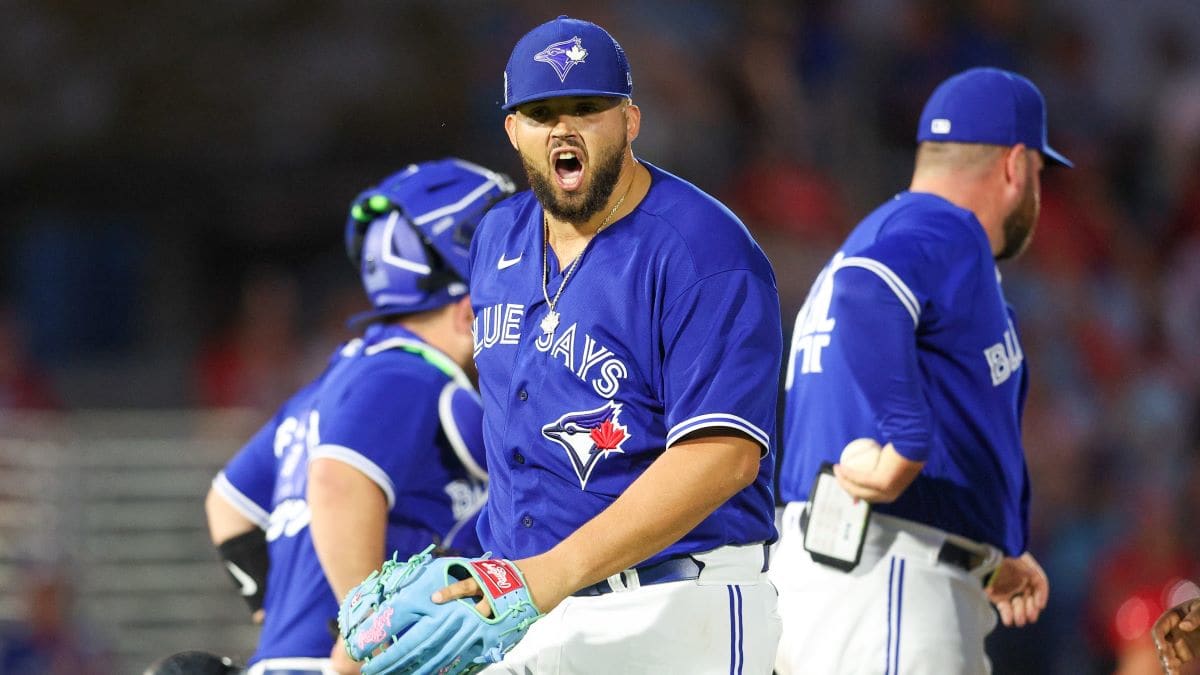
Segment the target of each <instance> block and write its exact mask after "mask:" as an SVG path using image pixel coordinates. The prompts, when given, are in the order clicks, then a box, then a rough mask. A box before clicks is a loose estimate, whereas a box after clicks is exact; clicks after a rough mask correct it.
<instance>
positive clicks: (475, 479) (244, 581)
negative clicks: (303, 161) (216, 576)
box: [206, 159, 512, 675]
mask: <svg viewBox="0 0 1200 675" xmlns="http://www.w3.org/2000/svg"><path fill="white" fill-rule="evenodd" d="M511 191H512V184H511V181H509V180H508V178H507V177H505V176H503V175H500V174H497V173H494V172H492V171H489V170H487V169H484V168H482V167H480V166H477V165H474V164H471V163H469V162H464V161H462V160H458V159H444V160H439V161H434V162H425V163H422V164H414V165H411V166H409V167H408V168H406V169H404V170H403V171H400V172H399V173H396V174H395V175H392V176H390V177H388V178H387V179H386V180H384V181H383V182H381V183H380V184H379V185H378V186H377V187H373V188H371V189H369V190H367V191H366V192H364V193H362V194H361V195H359V197H358V198H357V199H356V200H355V202H354V204H353V206H352V208H351V212H350V217H349V219H348V222H347V223H346V226H345V234H346V245H347V252H348V253H349V256H350V259H351V261H352V262H353V263H354V265H355V267H356V268H357V269H358V270H359V272H360V274H361V278H362V283H363V287H364V288H365V289H366V292H367V295H368V296H369V297H370V300H371V304H372V305H373V309H372V310H370V311H369V312H367V313H365V314H364V315H360V316H359V317H356V318H355V319H354V320H352V323H354V324H355V325H361V324H363V323H366V324H367V325H366V328H365V330H364V332H363V334H362V336H361V337H360V338H357V339H354V340H351V341H350V342H348V343H346V344H344V345H342V346H341V347H340V348H339V349H338V350H337V351H335V352H334V354H333V356H332V358H331V359H330V361H329V366H328V367H327V369H326V370H325V372H324V373H323V374H322V375H321V376H320V377H319V378H318V379H317V380H316V381H314V382H313V383H311V384H310V385H308V386H307V387H305V388H303V389H302V390H300V392H298V393H297V394H296V395H295V396H293V397H292V398H291V399H290V400H289V401H288V402H287V403H285V404H284V406H283V407H282V408H281V409H280V410H279V412H278V414H277V415H276V416H275V418H274V419H272V420H271V421H270V422H268V423H267V424H266V425H265V426H264V427H263V428H262V430H261V431H259V432H258V434H256V435H255V436H254V437H253V438H252V439H251V440H250V441H249V442H248V443H247V444H246V446H245V447H243V448H242V450H241V451H240V452H239V453H238V454H237V455H236V456H235V457H234V458H233V459H232V460H231V461H230V462H229V463H228V464H227V465H226V466H225V468H224V470H223V471H222V472H220V473H219V474H218V475H217V477H216V479H215V480H214V481H213V485H212V489H211V490H210V492H209V495H208V499H207V502H206V510H207V512H208V522H209V528H210V533H211V535H212V540H213V542H214V543H215V544H216V545H217V547H218V549H219V551H220V554H221V557H222V558H223V559H224V562H225V565H226V567H227V569H228V570H229V572H230V575H231V578H232V579H233V580H234V583H235V585H237V586H238V587H239V589H240V590H241V593H242V595H243V596H244V597H245V598H246V600H247V602H248V603H249V604H250V607H251V610H253V611H255V612H258V611H260V610H261V611H262V612H263V613H264V614H265V616H263V628H262V633H261V635H260V638H259V644H258V649H257V650H256V652H255V653H254V655H253V657H251V659H250V662H249V671H248V672H249V674H250V675H265V674H268V673H277V674H283V673H286V674H287V675H296V674H299V673H313V674H317V673H320V674H323V675H324V674H327V673H328V672H330V670H333V671H336V672H338V673H356V672H358V664H356V663H354V662H352V661H351V660H350V659H349V658H348V656H347V655H346V652H345V650H344V649H342V647H341V645H340V644H335V641H334V637H335V635H334V632H331V623H332V622H333V619H334V617H335V616H336V615H337V609H338V605H337V599H338V598H341V597H343V596H345V595H346V593H347V592H348V591H349V590H350V588H351V587H352V586H353V585H354V584H356V583H357V582H359V581H360V580H362V578H363V577H364V576H366V575H367V574H368V573H369V572H370V571H371V570H373V569H375V568H376V567H378V566H379V565H380V563H381V562H382V561H383V560H385V559H386V558H387V556H388V555H389V554H390V552H392V551H401V552H403V553H404V554H410V553H412V552H414V551H419V550H421V548H422V547H423V546H425V544H427V543H428V542H430V541H434V542H436V543H437V544H438V546H439V547H440V548H441V549H443V550H446V551H459V552H462V553H467V554H477V553H478V552H479V550H480V549H479V544H478V540H477V539H476V535H475V518H476V516H477V514H478V512H479V509H480V508H481V507H482V505H483V503H484V500H485V499H486V495H487V492H486V480H487V473H486V471H485V468H484V467H485V462H484V458H483V453H482V447H483V445H482V441H481V439H480V419H481V415H482V413H481V410H480V403H479V395H478V394H477V393H476V391H475V388H474V386H473V384H472V382H471V380H470V378H469V377H468V376H467V374H466V372H465V371H464V368H466V367H467V366H468V365H469V364H470V362H471V306H470V301H469V300H468V298H467V286H466V275H467V253H468V246H469V244H470V242H471V237H472V235H473V234H474V231H475V227H476V224H477V223H478V221H479V218H480V216H482V215H483V213H484V212H485V211H487V209H488V208H489V207H490V206H491V205H492V203H493V202H495V201H496V200H498V199H500V198H502V197H504V196H505V195H507V194H509V193H510V192H511Z"/></svg>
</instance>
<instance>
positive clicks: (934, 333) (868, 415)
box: [780, 193, 1029, 555]
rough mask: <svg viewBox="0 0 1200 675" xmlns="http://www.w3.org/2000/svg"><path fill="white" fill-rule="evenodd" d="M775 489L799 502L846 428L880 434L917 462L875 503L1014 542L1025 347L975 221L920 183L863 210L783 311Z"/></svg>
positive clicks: (1021, 477) (1024, 523) (1013, 546)
mask: <svg viewBox="0 0 1200 675" xmlns="http://www.w3.org/2000/svg"><path fill="white" fill-rule="evenodd" d="M786 387H787V402H786V412H785V418H784V446H783V447H784V449H783V462H782V467H781V470H780V495H781V497H782V498H783V499H784V500H786V501H803V500H805V499H807V497H808V491H809V488H810V486H811V484H812V482H813V479H814V477H815V476H816V475H817V472H818V471H819V469H820V465H821V463H822V462H831V463H835V462H837V461H838V457H839V455H840V453H841V450H842V448H843V447H845V445H846V444H847V443H848V442H850V441H851V440H854V439H856V438H862V437H868V438H874V439H876V440H877V441H879V442H880V443H881V444H886V443H889V442H890V443H892V444H893V445H894V446H895V448H896V450H897V451H898V452H899V453H900V454H902V455H904V456H905V457H907V458H908V459H911V460H914V461H924V462H926V464H925V466H924V468H923V469H922V471H921V473H920V475H919V476H918V477H917V479H916V480H915V481H914V482H913V483H912V485H910V486H909V487H908V489H907V490H905V491H904V493H903V494H901V496H900V498H899V499H897V500H896V501H895V502H894V503H892V504H879V505H877V506H876V509H877V510H878V511H880V512H882V513H888V514H892V515H895V516H900V517H902V518H908V519H910V520H914V521H917V522H921V523H925V524H927V525H932V526H934V527H938V528H941V529H943V530H946V531H948V532H952V533H955V534H959V535H962V536H965V537H968V538H970V539H974V540H977V541H983V542H987V543H990V544H993V545H995V546H997V547H999V548H1001V549H1002V550H1004V551H1005V552H1007V553H1008V554H1009V555H1018V554H1020V553H1021V552H1023V551H1024V550H1025V545H1026V540H1027V534H1028V503H1029V481H1028V476H1027V473H1026V468H1025V455H1024V451H1023V448H1022V445H1021V410H1022V407H1023V406H1024V401H1025V392H1026V388H1027V372H1026V368H1025V365H1024V354H1023V352H1022V351H1021V345H1020V342H1019V340H1018V338H1017V331H1016V327H1015V325H1014V323H1013V318H1012V313H1011V311H1010V310H1009V308H1008V305H1007V302H1006V301H1005V299H1004V293H1003V290H1002V289H1001V287H1000V277H999V273H998V272H997V270H996V265H995V261H994V260H993V258H992V253H991V248H990V245H989V243H988V240H987V236H986V235H985V233H984V231H983V227H982V226H981V225H980V224H979V221H978V220H976V218H975V216H974V215H973V214H971V213H970V212H969V211H966V210H963V209H960V208H958V207H956V206H954V205H952V204H951V203H949V202H947V201H945V200H943V199H941V198H940V197H936V196H933V195H929V194H920V193H902V194H900V195H898V196H897V197H896V198H895V199H893V200H891V201H890V202H888V203H887V204H884V205H883V206H881V207H880V208H879V209H877V210H876V211H875V212H874V213H872V214H871V215H870V216H868V217H867V218H866V219H864V220H863V222H862V223H860V224H859V226H858V227H857V228H856V229H855V230H854V231H853V232H852V233H851V234H850V236H849V238H848V239H847V240H846V242H845V244H844V245H843V247H842V249H841V250H840V251H838V253H837V254H836V255H835V256H834V258H833V260H831V261H830V263H829V264H828V265H827V266H826V267H825V269H824V270H823V271H822V272H821V274H820V275H819V276H818V278H817V280H816V282H815V283H814V285H813V288H812V290H811V292H810V293H809V297H808V300H807V301H806V302H805V304H804V307H803V308H802V309H801V311H800V314H799V315H798V316H797V318H796V324H795V332H794V335H793V337H792V343H791V356H790V358H789V362H788V366H787V371H786Z"/></svg>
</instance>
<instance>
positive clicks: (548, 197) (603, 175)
mask: <svg viewBox="0 0 1200 675" xmlns="http://www.w3.org/2000/svg"><path fill="white" fill-rule="evenodd" d="M627 145H628V141H627V139H626V138H625V137H624V135H622V138H621V139H619V141H617V142H615V143H613V144H612V145H611V146H610V147H608V148H604V149H601V150H600V151H599V152H597V153H595V154H593V155H592V157H591V164H592V166H591V167H589V168H590V169H591V170H590V171H589V172H588V173H590V174H591V175H590V176H584V177H583V178H584V179H585V180H584V182H583V184H582V185H581V186H580V189H578V190H575V191H572V192H567V191H564V190H562V189H561V188H560V186H559V185H558V184H557V183H558V181H556V180H555V178H562V177H563V176H568V177H572V172H575V171H579V170H581V169H582V165H581V163H580V161H579V159H578V157H579V155H578V153H579V150H576V149H574V148H571V147H570V146H569V144H567V143H564V144H562V145H560V146H559V147H556V148H555V150H556V151H557V152H556V155H555V156H556V159H555V160H554V161H553V162H552V163H551V166H550V170H549V171H544V170H541V169H539V168H538V167H537V166H535V165H534V163H533V161H531V160H530V158H529V157H528V156H526V155H525V153H524V152H522V153H521V164H522V166H524V167H525V175H526V176H528V178H529V186H530V187H531V188H532V189H533V194H534V195H535V196H536V197H537V200H538V201H539V202H541V203H542V208H544V209H546V212H547V213H549V214H550V215H552V216H554V217H555V218H556V219H558V220H561V221H564V222H568V223H571V224H573V225H582V224H584V223H586V222H588V221H589V220H590V219H591V218H592V216H594V215H596V214H597V213H599V211H600V209H602V208H604V205H605V204H607V203H608V198H609V197H610V196H612V193H613V190H614V189H615V188H616V187H617V179H618V178H619V177H620V175H621V167H622V166H623V165H624V163H625V148H626V146H627ZM564 146H565V147H567V148H568V149H566V150H563V149H562V148H563V147H564Z"/></svg>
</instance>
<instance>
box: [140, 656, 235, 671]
mask: <svg viewBox="0 0 1200 675" xmlns="http://www.w3.org/2000/svg"><path fill="white" fill-rule="evenodd" d="M241 672H242V668H241V666H238V665H236V664H234V662H233V660H232V659H230V658H229V657H227V656H217V655H216V654H210V653H209V652H202V651H187V652H179V653H178V654H172V655H170V656H165V657H163V658H161V659H159V660H157V661H155V662H154V663H152V664H150V666H149V667H148V668H146V671H145V672H144V673H142V675H237V674H238V673H241Z"/></svg>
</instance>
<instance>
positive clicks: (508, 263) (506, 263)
mask: <svg viewBox="0 0 1200 675" xmlns="http://www.w3.org/2000/svg"><path fill="white" fill-rule="evenodd" d="M505 255H507V254H501V255H500V260H499V262H497V263H496V269H498V270H504V269H508V268H509V267H512V266H513V265H516V264H517V263H519V262H521V258H523V257H525V254H524V253H522V254H521V255H519V256H517V257H515V258H513V259H512V260H509V259H507V258H505V257H504V256H505Z"/></svg>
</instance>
